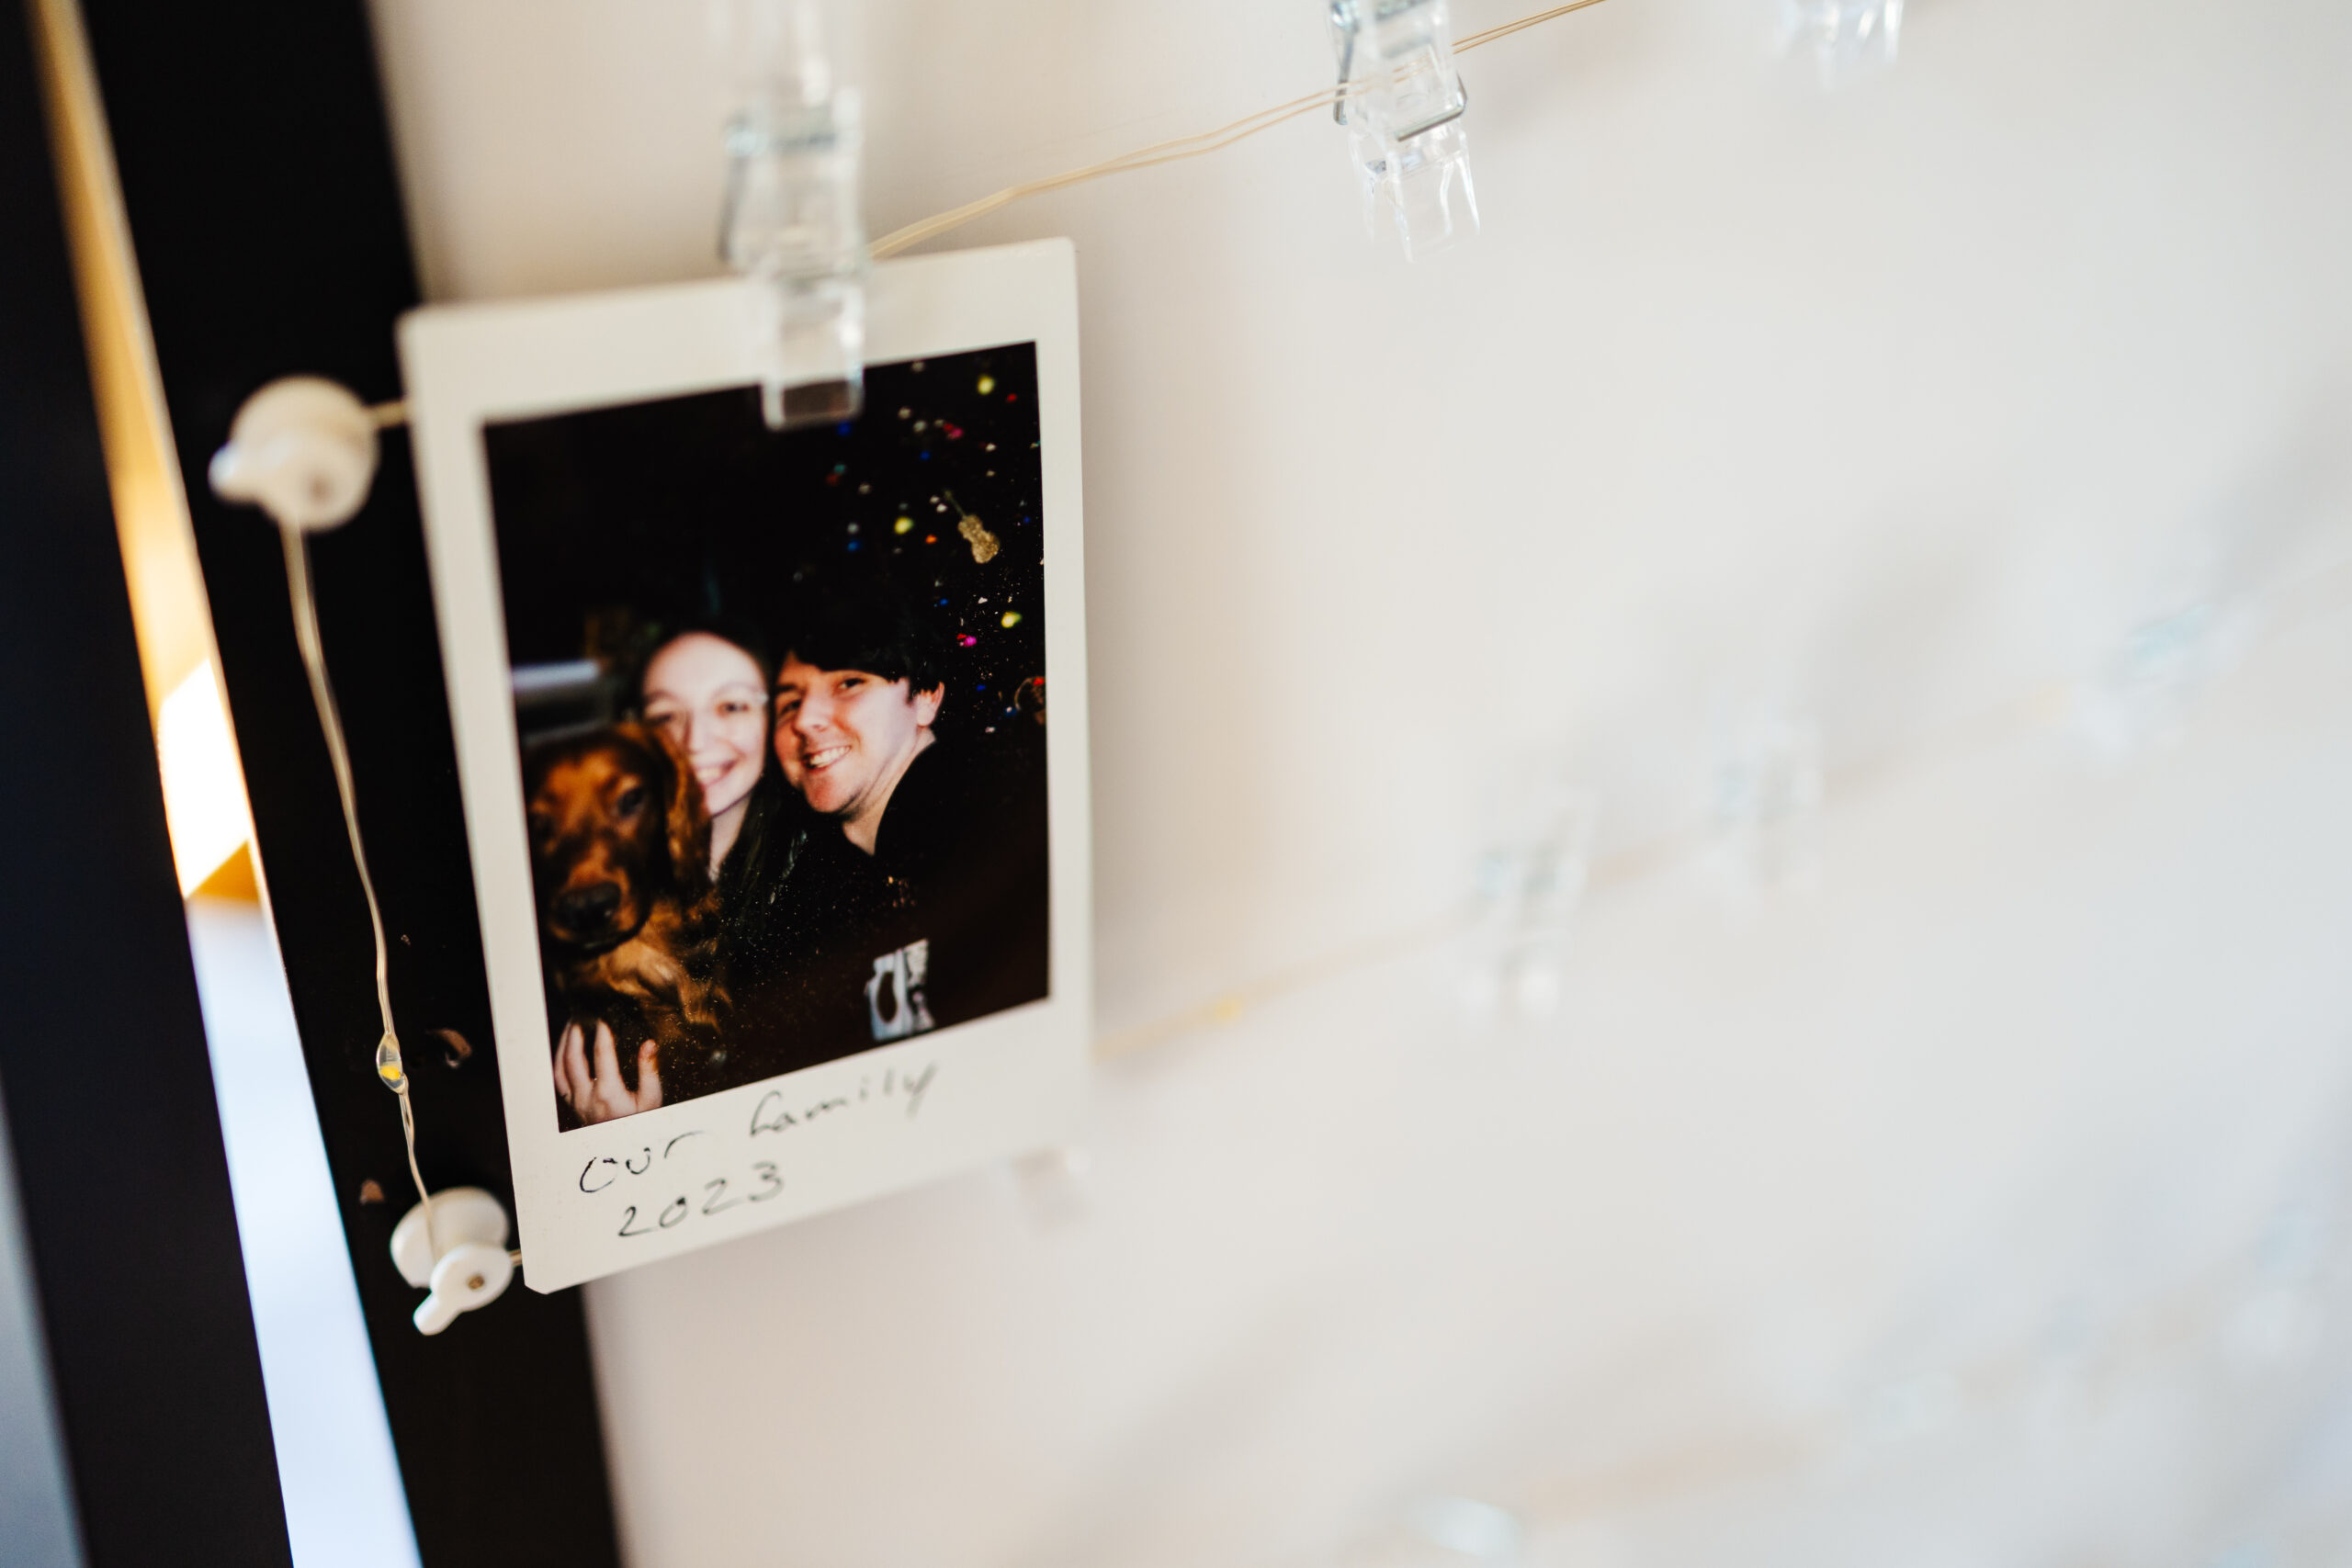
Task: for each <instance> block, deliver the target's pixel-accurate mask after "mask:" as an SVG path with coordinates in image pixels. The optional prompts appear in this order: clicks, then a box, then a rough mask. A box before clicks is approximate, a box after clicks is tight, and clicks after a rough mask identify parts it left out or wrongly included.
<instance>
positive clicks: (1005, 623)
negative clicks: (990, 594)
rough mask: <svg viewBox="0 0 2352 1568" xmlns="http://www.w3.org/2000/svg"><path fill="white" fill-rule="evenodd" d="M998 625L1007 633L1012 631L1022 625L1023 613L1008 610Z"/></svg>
mask: <svg viewBox="0 0 2352 1568" xmlns="http://www.w3.org/2000/svg"><path fill="white" fill-rule="evenodd" d="M997 624H998V625H999V626H1002V627H1003V628H1004V629H1005V630H1006V631H1011V630H1012V628H1013V627H1015V626H1019V625H1020V624H1021V612H1020V611H1018V610H1007V611H1006V612H1005V613H1004V614H1003V615H1002V616H1001V617H1000V618H999V620H998V622H997Z"/></svg>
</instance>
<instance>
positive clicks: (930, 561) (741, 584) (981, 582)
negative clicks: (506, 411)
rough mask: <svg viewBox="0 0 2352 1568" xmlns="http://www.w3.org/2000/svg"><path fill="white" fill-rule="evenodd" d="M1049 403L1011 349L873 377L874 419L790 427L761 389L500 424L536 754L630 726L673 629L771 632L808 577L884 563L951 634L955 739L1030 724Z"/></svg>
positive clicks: (1039, 666)
mask: <svg viewBox="0 0 2352 1568" xmlns="http://www.w3.org/2000/svg"><path fill="white" fill-rule="evenodd" d="M1036 391H1037V370H1036V355H1035V349H1034V348H1033V346H1032V345H1030V344H1010V345H1007V346H1004V347H1001V348H991V349H982V350H979V351H977V352H973V353H968V354H958V355H949V356H946V357H943V358H937V359H930V360H912V361H908V362H904V363H900V364H895V365H877V366H873V367H869V368H868V369H867V371H866V375H865V412H864V413H863V414H862V415H861V416H860V417H858V418H857V419H855V420H854V421H850V422H847V423H842V424H837V425H830V426H823V427H820V428H816V429H809V430H797V431H790V432H786V433H784V434H777V433H775V432H773V431H770V430H769V429H768V428H767V427H766V426H765V425H764V424H763V423H762V422H761V419H760V410H759V394H758V392H757V390H756V389H753V388H751V387H742V388H735V389H728V390H724V391H718V392H708V393H701V394H697V395H695V396H691V397H682V398H666V399H662V400H658V401H653V402H643V403H631V404H626V405H622V406H618V407H614V408H605V409H596V410H593V411H589V412H577V413H566V414H559V415H553V416H550V417H547V418H541V419H532V420H521V421H514V422H509V423H498V424H492V425H491V426H489V427H488V429H487V430H486V431H485V432H484V440H485V443H486V446H487V450H488V458H489V468H490V488H491V503H492V516H493V517H494V519H495V528H496V532H497V541H498V556H499V572H500V580H501V587H502V591H503V601H504V606H505V612H506V637H507V649H508V660H509V662H510V663H511V664H512V665H513V666H514V669H515V696H516V713H517V721H518V728H519V730H520V733H521V738H522V739H523V741H524V742H525V743H526V744H528V743H529V742H530V741H531V740H533V739H537V738H539V737H542V736H545V735H548V734H553V733H557V732H560V731H561V730H563V729H566V728H574V727H578V726H582V725H590V724H596V723H602V722H605V721H608V720H610V719H612V718H615V717H618V716H621V715H622V714H623V713H624V712H625V711H626V710H627V708H628V705H629V704H630V703H631V702H632V701H633V699H634V695H635V694H634V693H632V692H629V691H628V690H627V685H628V682H629V681H630V680H631V679H632V678H633V676H634V674H635V671H636V670H637V669H638V667H639V663H640V662H641V660H643V659H644V657H645V656H646V655H647V654H648V653H650V651H651V650H652V649H653V648H655V647H656V646H658V645H659V644H660V642H661V641H662V639H663V638H664V637H667V636H668V635H670V634H671V633H672V632H673V631H674V630H675V629H676V628H677V627H678V626H682V625H685V624H688V623H691V622H694V621H696V620H701V619H706V618H712V617H718V618H724V619H726V620H729V621H734V622H748V623H750V624H752V625H753V626H759V625H761V624H762V623H763V622H764V621H765V620H766V618H767V616H768V615H769V613H770V610H771V607H772V606H773V604H775V600H776V599H777V598H778V597H779V595H780V593H781V592H782V591H783V590H785V589H786V588H788V587H789V586H790V585H791V583H792V582H793V581H794V578H795V575H796V574H800V573H809V572H815V573H817V574H819V576H820V580H821V578H822V576H823V575H825V574H829V573H837V572H842V571H855V570H860V569H864V568H869V567H871V566H873V565H875V564H876V563H877V562H878V563H879V564H882V565H884V566H886V567H887V568H888V570H889V573H890V575H891V577H892V578H893V579H894V580H895V581H897V582H898V583H899V585H900V586H901V588H902V589H903V590H905V591H907V592H910V595H912V594H921V595H922V597H923V599H924V600H925V601H926V602H927V603H928V604H929V606H930V608H931V610H932V614H933V617H934V618H935V620H936V621H937V623H938V625H939V626H940V628H941V630H942V631H943V632H944V634H945V637H946V641H947V647H946V649H945V650H944V654H945V665H946V669H947V671H948V678H947V694H946V702H945V705H944V707H943V709H942V711H941V715H940V719H939V722H938V726H937V728H938V731H939V733H940V734H941V735H942V736H954V735H976V734H983V733H987V732H989V731H991V730H993V729H994V728H997V727H999V726H1002V725H1008V724H1012V723H1014V722H1019V723H1022V724H1024V725H1027V724H1031V723H1033V722H1034V720H1035V716H1037V715H1038V714H1040V713H1041V712H1042V702H1043V697H1044V691H1043V678H1044V675H1045V669H1046V653H1045V603H1044V598H1045V593H1044V591H1045V561H1044V556H1045V547H1044V539H1045V534H1044V528H1043V525H1042V521H1041V516H1040V509H1039V473H1040V460H1039V453H1038V446H1037V443H1038V425H1037V404H1036ZM976 536H977V537H978V539H979V541H980V548H979V549H978V552H977V554H981V555H986V554H989V548H988V545H989V541H990V540H992V541H993V543H994V545H995V549H994V552H993V554H992V555H991V557H990V558H989V559H987V560H985V561H983V560H980V559H978V558H976V551H975V547H974V541H975V537H976Z"/></svg>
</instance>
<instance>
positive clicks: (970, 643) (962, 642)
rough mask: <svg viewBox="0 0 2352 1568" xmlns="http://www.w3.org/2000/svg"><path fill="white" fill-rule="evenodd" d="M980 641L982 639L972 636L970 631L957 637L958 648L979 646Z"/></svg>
mask: <svg viewBox="0 0 2352 1568" xmlns="http://www.w3.org/2000/svg"><path fill="white" fill-rule="evenodd" d="M979 642H980V639H979V638H978V637H974V636H972V635H971V633H969V632H965V633H962V634H961V635H959V636H958V637H956V647H958V648H977V647H978V646H979Z"/></svg>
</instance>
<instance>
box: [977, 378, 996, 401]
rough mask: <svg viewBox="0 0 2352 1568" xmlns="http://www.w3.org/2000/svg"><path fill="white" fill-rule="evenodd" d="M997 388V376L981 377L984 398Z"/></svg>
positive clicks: (981, 394) (981, 391) (981, 389)
mask: <svg viewBox="0 0 2352 1568" xmlns="http://www.w3.org/2000/svg"><path fill="white" fill-rule="evenodd" d="M995 390H996V378H995V377H993V376H983V377H981V378H980V396H982V397H984V398H985V397H987V396H988V395H989V393H990V392H993V391H995Z"/></svg>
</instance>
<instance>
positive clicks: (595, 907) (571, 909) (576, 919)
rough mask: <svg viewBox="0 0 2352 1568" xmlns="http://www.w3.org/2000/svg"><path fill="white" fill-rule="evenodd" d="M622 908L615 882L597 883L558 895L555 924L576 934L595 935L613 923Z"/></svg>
mask: <svg viewBox="0 0 2352 1568" xmlns="http://www.w3.org/2000/svg"><path fill="white" fill-rule="evenodd" d="M620 907H621V890H620V885H619V884H618V883H613V882H599V883H598V884H596V886H594V887H582V888H576V889H574V890H573V891H571V892H570V893H564V894H560V895H559V896H558V897H557V898H556V901H555V919H556V923H557V924H558V925H560V926H561V927H563V929H564V930H566V931H571V933H573V934H574V935H575V936H583V937H585V936H594V935H595V934H596V933H597V932H598V931H603V930H604V929H605V927H606V926H609V925H611V924H612V922H613V915H614V913H615V911H616V910H618V909H619V908H620Z"/></svg>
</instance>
